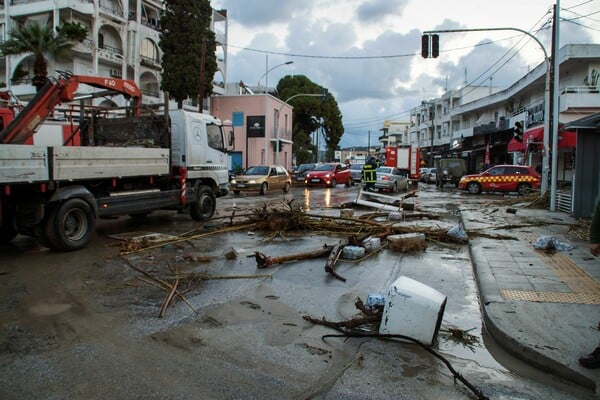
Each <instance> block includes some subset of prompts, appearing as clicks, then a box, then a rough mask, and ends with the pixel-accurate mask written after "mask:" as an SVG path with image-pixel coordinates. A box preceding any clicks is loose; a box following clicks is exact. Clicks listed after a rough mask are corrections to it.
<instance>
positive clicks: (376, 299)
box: [365, 294, 385, 308]
mask: <svg viewBox="0 0 600 400" xmlns="http://www.w3.org/2000/svg"><path fill="white" fill-rule="evenodd" d="M365 305H366V306H367V307H370V308H373V307H375V306H384V305H385V295H383V294H369V295H367V302H366V303H365Z"/></svg>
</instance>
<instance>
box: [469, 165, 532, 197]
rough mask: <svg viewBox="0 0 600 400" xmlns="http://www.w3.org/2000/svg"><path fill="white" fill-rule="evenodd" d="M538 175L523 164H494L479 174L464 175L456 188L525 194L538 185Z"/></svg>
mask: <svg viewBox="0 0 600 400" xmlns="http://www.w3.org/2000/svg"><path fill="white" fill-rule="evenodd" d="M540 184H541V180H540V175H539V174H538V173H537V172H536V171H535V170H534V169H533V168H531V167H528V166H524V165H496V166H494V167H492V168H490V169H488V170H486V171H484V172H482V173H481V174H476V175H465V176H463V177H462V179H461V180H460V182H458V188H459V189H463V190H467V191H468V192H469V193H471V194H478V193H481V192H517V193H519V195H521V196H522V195H525V194H527V193H529V191H531V189H538V188H539V187H540Z"/></svg>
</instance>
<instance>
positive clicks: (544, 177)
mask: <svg viewBox="0 0 600 400" xmlns="http://www.w3.org/2000/svg"><path fill="white" fill-rule="evenodd" d="M485 31H517V32H521V33H523V34H525V35H527V36H529V37H530V38H532V39H533V40H535V41H536V42H537V44H538V45H539V46H540V48H541V49H542V51H543V52H544V63H545V65H546V84H545V87H544V153H543V154H544V155H543V157H542V185H541V188H540V192H541V194H542V195H543V194H545V193H546V191H547V190H548V172H549V171H550V163H549V160H548V153H549V148H548V146H549V143H550V141H549V134H550V115H549V114H550V76H551V70H550V58H549V57H548V52H547V51H546V48H545V47H544V45H543V44H542V42H540V41H539V39H538V38H536V37H535V36H534V35H532V34H531V33H529V32H527V31H525V30H523V29H519V28H472V29H436V30H433V31H424V32H423V35H431V34H435V33H447V32H485ZM552 130H553V135H552V138H553V145H554V144H555V143H556V142H557V141H558V126H554V127H553V129H552ZM554 157H555V155H554V154H553V160H554ZM553 163H554V162H553ZM554 173H555V171H553V174H554ZM552 185H556V183H555V180H554V179H553V180H552ZM554 191H555V187H554V186H553V188H552V192H554Z"/></svg>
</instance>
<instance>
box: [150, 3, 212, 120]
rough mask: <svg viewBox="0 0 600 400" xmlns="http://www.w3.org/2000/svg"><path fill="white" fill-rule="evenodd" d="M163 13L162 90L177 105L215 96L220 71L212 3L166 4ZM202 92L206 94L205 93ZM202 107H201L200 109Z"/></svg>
mask: <svg viewBox="0 0 600 400" xmlns="http://www.w3.org/2000/svg"><path fill="white" fill-rule="evenodd" d="M163 3H164V5H165V8H164V9H163V10H162V12H161V19H160V24H161V37H160V42H159V46H160V48H161V50H162V52H163V56H162V67H163V73H162V82H161V89H162V90H164V91H166V92H168V93H169V96H171V98H173V99H175V101H177V106H178V107H179V108H182V107H183V101H184V100H185V99H187V98H192V99H193V100H196V99H197V98H198V96H199V95H200V97H201V98H202V99H204V98H205V97H206V96H210V95H211V94H212V81H213V77H214V75H215V72H216V71H217V59H216V55H215V49H216V43H215V33H214V32H213V31H212V30H211V29H210V21H211V18H212V7H211V6H210V1H208V0H165V1H164V2H163ZM201 92H202V93H201ZM200 106H201V105H200Z"/></svg>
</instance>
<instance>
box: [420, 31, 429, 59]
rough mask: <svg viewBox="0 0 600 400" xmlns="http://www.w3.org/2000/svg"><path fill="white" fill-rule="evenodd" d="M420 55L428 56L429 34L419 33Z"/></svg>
mask: <svg viewBox="0 0 600 400" xmlns="http://www.w3.org/2000/svg"><path fill="white" fill-rule="evenodd" d="M421 55H422V56H423V58H429V35H421Z"/></svg>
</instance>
